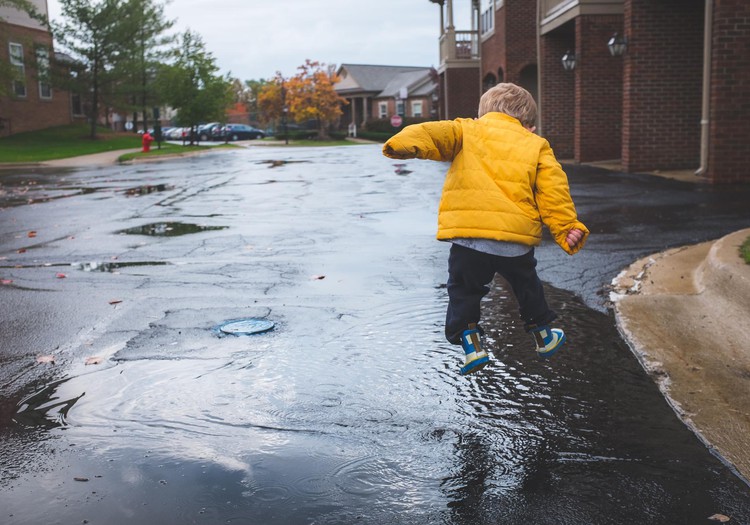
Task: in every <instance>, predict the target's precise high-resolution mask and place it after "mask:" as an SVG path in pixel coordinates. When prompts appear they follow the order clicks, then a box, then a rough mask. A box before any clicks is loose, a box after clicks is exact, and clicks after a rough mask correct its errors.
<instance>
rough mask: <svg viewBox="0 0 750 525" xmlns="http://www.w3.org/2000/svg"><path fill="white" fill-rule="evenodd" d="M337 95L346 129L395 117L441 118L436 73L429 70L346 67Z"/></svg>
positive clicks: (343, 67)
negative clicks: (436, 105)
mask: <svg viewBox="0 0 750 525" xmlns="http://www.w3.org/2000/svg"><path fill="white" fill-rule="evenodd" d="M337 75H338V76H339V78H340V80H339V81H338V82H337V83H336V84H335V85H334V89H335V90H336V93H338V94H339V95H340V96H342V97H344V98H345V99H346V100H347V102H348V104H346V105H345V106H344V107H343V111H344V115H343V116H342V118H341V122H342V123H343V125H344V126H347V125H352V124H353V125H355V126H357V127H358V128H361V127H362V126H364V127H366V126H367V122H368V121H372V120H382V119H388V118H390V117H392V116H393V115H400V116H402V117H414V118H425V119H428V118H437V108H436V107H435V102H436V101H437V93H436V89H437V84H436V82H435V71H434V70H433V69H432V68H429V67H406V66H377V65H361V64H342V65H341V66H340V67H339V69H338V72H337Z"/></svg>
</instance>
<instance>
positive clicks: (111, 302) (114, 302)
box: [109, 299, 122, 304]
mask: <svg viewBox="0 0 750 525" xmlns="http://www.w3.org/2000/svg"><path fill="white" fill-rule="evenodd" d="M121 302H122V300H120V299H112V300H111V301H110V302H109V304H120V303H121Z"/></svg>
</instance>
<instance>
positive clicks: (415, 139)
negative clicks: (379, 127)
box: [383, 120, 462, 161]
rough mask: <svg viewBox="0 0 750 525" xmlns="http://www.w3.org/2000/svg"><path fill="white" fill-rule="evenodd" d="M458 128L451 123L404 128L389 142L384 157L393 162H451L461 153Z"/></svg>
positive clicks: (445, 121) (443, 121) (460, 138)
mask: <svg viewBox="0 0 750 525" xmlns="http://www.w3.org/2000/svg"><path fill="white" fill-rule="evenodd" d="M461 144H462V132H461V125H460V124H459V123H458V122H457V121H454V120H441V121H438V122H425V123H423V124H412V125H411V126H406V127H405V128H404V129H402V130H401V131H399V132H398V133H397V134H396V135H394V136H393V137H391V138H390V139H388V142H386V143H385V145H384V146H383V155H385V156H386V157H390V158H392V159H414V158H416V159H429V160H439V161H450V160H453V158H454V157H455V156H456V155H457V154H458V152H459V151H460V150H461Z"/></svg>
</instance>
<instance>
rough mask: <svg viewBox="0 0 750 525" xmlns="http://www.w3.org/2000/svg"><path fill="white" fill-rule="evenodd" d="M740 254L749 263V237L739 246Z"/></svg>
mask: <svg viewBox="0 0 750 525" xmlns="http://www.w3.org/2000/svg"><path fill="white" fill-rule="evenodd" d="M740 256H741V257H742V258H743V259H745V262H746V263H747V264H750V237H748V238H747V239H745V242H743V243H742V246H740Z"/></svg>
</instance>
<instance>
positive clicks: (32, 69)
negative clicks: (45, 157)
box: [0, 24, 73, 136]
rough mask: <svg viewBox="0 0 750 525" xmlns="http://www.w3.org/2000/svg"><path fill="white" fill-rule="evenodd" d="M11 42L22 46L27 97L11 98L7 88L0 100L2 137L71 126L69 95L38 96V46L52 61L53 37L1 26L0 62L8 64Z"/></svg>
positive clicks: (10, 91)
mask: <svg viewBox="0 0 750 525" xmlns="http://www.w3.org/2000/svg"><path fill="white" fill-rule="evenodd" d="M9 42H17V43H19V44H21V45H22V46H23V52H24V66H25V81H26V97H23V98H17V97H14V96H12V95H11V94H10V93H12V86H11V85H8V86H4V88H5V89H4V91H5V93H6V94H5V95H3V96H0V118H2V119H3V121H2V124H3V126H2V129H0V136H6V135H9V134H15V133H21V132H24V131H33V130H36V129H44V128H48V127H52V126H60V125H63V124H69V123H71V122H72V121H73V120H72V117H71V111H70V98H69V95H68V93H67V92H65V91H61V90H57V89H55V88H54V86H53V88H52V98H51V99H43V98H41V97H40V96H39V83H38V80H37V74H36V51H35V45H43V46H45V47H47V49H48V50H49V52H50V60H51V59H52V53H53V51H52V37H51V36H50V34H49V33H46V32H44V31H39V30H36V29H31V28H24V27H21V26H12V25H8V24H0V60H2V61H3V62H4V63H6V64H7V63H8V62H9V47H8V44H9Z"/></svg>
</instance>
